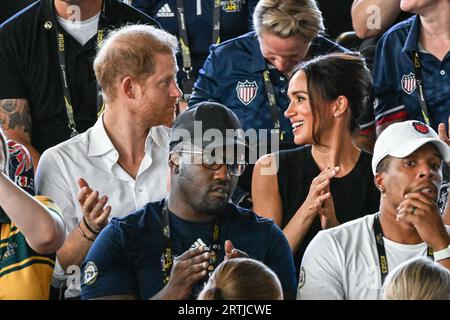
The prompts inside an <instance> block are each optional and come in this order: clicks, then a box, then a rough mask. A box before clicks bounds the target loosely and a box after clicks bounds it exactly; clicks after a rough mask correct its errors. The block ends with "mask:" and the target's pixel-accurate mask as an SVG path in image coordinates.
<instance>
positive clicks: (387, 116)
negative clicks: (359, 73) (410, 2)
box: [373, 16, 450, 130]
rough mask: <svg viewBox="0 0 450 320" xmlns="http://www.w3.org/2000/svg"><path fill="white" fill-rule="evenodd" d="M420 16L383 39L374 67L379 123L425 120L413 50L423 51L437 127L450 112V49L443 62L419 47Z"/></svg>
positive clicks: (431, 113)
mask: <svg viewBox="0 0 450 320" xmlns="http://www.w3.org/2000/svg"><path fill="white" fill-rule="evenodd" d="M419 19H420V18H419V17H418V16H413V17H411V18H409V19H408V20H405V21H403V22H401V23H398V24H396V25H395V26H393V27H392V28H391V29H390V30H389V31H387V32H386V34H385V35H384V36H383V37H382V38H381V40H380V42H379V44H378V46H377V50H376V54H375V64H374V68H373V82H374V90H375V95H376V98H377V103H376V104H375V119H376V123H377V125H381V124H383V123H385V122H389V121H393V120H398V121H403V120H407V119H416V120H420V121H424V118H423V116H422V112H421V108H420V102H419V88H418V87H417V85H416V83H415V76H414V66H413V58H412V52H413V51H419V52H420V53H419V56H420V60H421V63H422V78H423V86H424V90H425V100H426V102H427V105H428V112H429V116H430V122H431V126H432V127H433V129H435V130H437V126H438V124H439V123H440V122H444V123H447V121H448V116H449V115H450V51H449V52H447V55H446V56H445V57H444V59H443V60H442V61H439V60H438V59H437V58H436V57H434V56H433V55H431V54H429V53H426V52H424V51H423V49H422V50H421V48H419V28H420V20H419Z"/></svg>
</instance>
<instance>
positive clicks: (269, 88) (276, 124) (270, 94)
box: [263, 70, 284, 141]
mask: <svg viewBox="0 0 450 320" xmlns="http://www.w3.org/2000/svg"><path fill="white" fill-rule="evenodd" d="M263 79H264V86H265V87H266V93H267V99H269V106H270V111H271V115H272V122H273V129H274V130H275V131H277V132H278V133H279V136H280V140H281V141H282V140H283V139H284V131H280V117H279V115H278V104H277V98H276V97H275V91H274V90H273V85H272V81H270V72H269V70H265V71H264V72H263Z"/></svg>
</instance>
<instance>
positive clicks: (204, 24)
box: [131, 0, 258, 84]
mask: <svg viewBox="0 0 450 320" xmlns="http://www.w3.org/2000/svg"><path fill="white" fill-rule="evenodd" d="M176 2H177V1H176V0H133V1H132V3H131V4H132V5H133V6H134V7H135V8H137V9H139V10H141V11H142V12H144V13H146V14H148V15H149V16H150V17H152V18H154V19H155V20H156V21H158V22H159V23H160V24H161V27H162V28H163V29H164V30H166V31H168V32H170V33H171V34H173V35H176V36H177V38H179V36H180V35H179V29H178V15H177V7H176ZM184 2H185V3H184V15H185V21H186V28H187V34H188V41H189V48H190V51H191V60H192V72H191V76H192V77H193V78H194V79H196V78H197V76H198V70H199V69H200V68H201V66H202V65H203V63H204V62H205V59H206V57H207V56H208V52H209V47H210V45H211V44H212V30H213V25H212V24H213V11H214V0H202V1H200V2H199V1H186V0H185V1H184ZM257 2H258V1H257V0H225V1H224V0H222V1H221V11H220V40H221V41H225V40H228V39H231V38H234V37H237V36H239V35H242V34H244V33H246V32H248V31H250V30H252V29H253V24H252V15H253V11H254V9H255V6H256V4H257ZM199 4H200V6H199ZM177 61H178V68H179V69H180V72H178V75H177V76H178V81H179V83H180V84H181V79H182V78H185V73H184V72H182V71H181V70H182V69H183V63H182V60H181V52H179V53H178V55H177Z"/></svg>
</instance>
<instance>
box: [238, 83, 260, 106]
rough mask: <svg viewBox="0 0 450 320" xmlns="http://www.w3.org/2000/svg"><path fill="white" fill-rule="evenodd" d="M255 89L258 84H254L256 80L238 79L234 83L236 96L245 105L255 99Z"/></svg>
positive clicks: (256, 89)
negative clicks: (235, 83)
mask: <svg viewBox="0 0 450 320" xmlns="http://www.w3.org/2000/svg"><path fill="white" fill-rule="evenodd" d="M257 91H258V85H257V84H256V81H252V82H250V81H248V80H245V81H244V82H241V81H238V83H237V85H236V92H237V97H238V98H239V100H240V101H241V102H242V103H243V104H245V105H248V104H249V103H250V102H252V101H253V99H255V97H256V92H257Z"/></svg>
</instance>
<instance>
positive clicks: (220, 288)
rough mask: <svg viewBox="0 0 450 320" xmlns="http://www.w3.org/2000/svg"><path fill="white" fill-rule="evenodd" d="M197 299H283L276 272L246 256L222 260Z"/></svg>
mask: <svg viewBox="0 0 450 320" xmlns="http://www.w3.org/2000/svg"><path fill="white" fill-rule="evenodd" d="M198 300H283V290H282V288H281V283H280V280H278V277H277V275H276V274H275V273H274V272H273V271H272V270H271V269H270V268H269V267H267V266H266V265H265V264H264V263H262V262H259V261H257V260H253V259H249V258H235V259H230V260H225V261H223V262H222V263H221V264H220V265H219V266H218V267H217V269H216V270H215V271H214V273H213V274H212V276H211V277H210V278H209V280H208V282H207V283H206V285H205V287H204V288H203V290H202V291H201V292H200V293H199V296H198Z"/></svg>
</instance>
